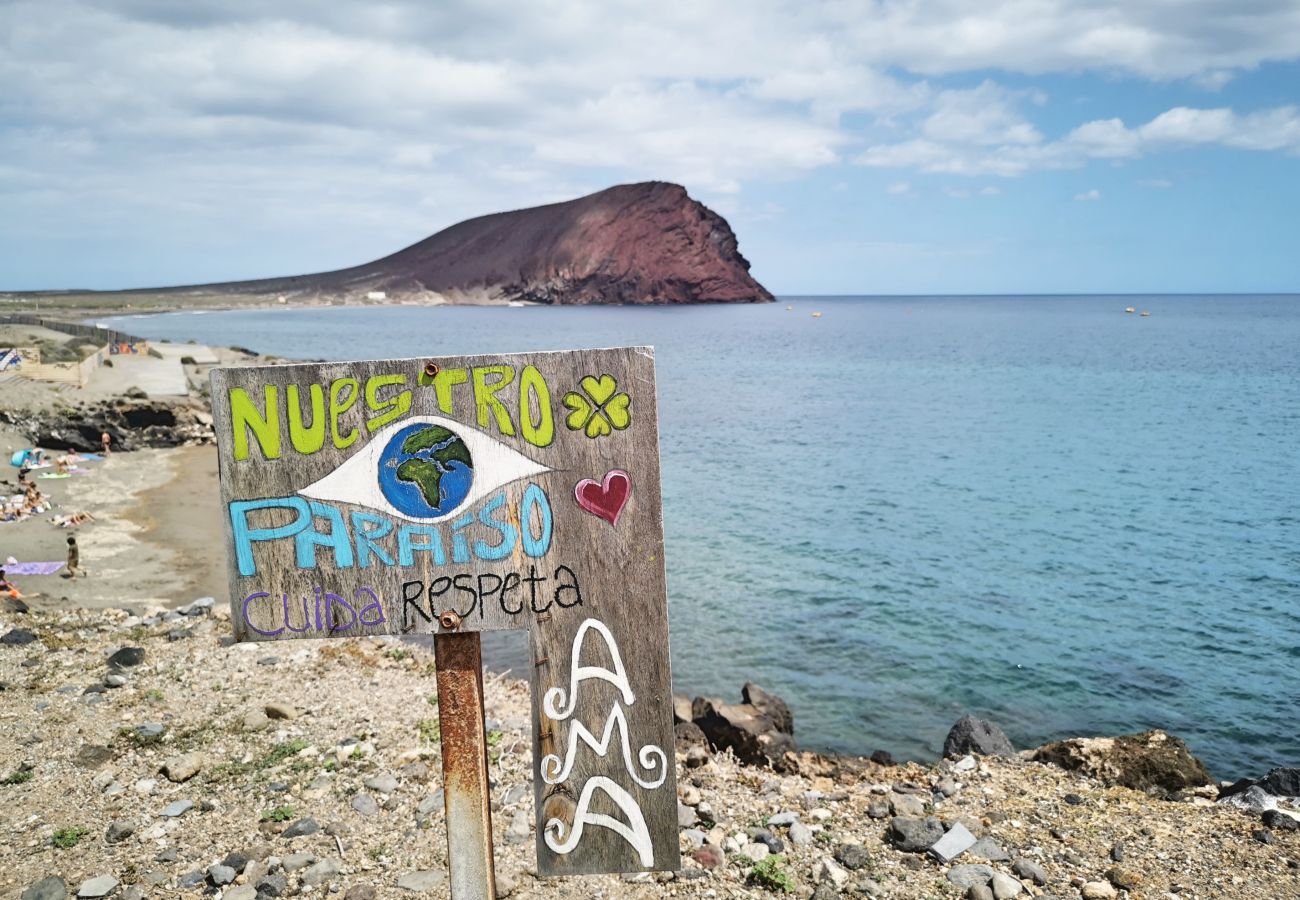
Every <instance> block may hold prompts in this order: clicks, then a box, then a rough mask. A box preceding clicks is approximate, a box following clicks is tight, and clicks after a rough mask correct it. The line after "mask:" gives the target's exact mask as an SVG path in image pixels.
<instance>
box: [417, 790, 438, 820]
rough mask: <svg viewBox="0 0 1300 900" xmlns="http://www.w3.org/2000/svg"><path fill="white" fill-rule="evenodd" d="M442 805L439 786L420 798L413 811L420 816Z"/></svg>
mask: <svg viewBox="0 0 1300 900" xmlns="http://www.w3.org/2000/svg"><path fill="white" fill-rule="evenodd" d="M442 805H443V804H442V789H441V788H439V789H438V790H436V791H434V792H433V793H432V794H430V795H429V796H427V797H425V798H424V799H423V800H421V801H420V805H419V806H417V807H416V808H415V811H416V812H417V813H419V814H420V815H422V816H427V815H429V814H430V813H433V812H435V811H437V810H440V809H442Z"/></svg>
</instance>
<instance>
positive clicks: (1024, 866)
mask: <svg viewBox="0 0 1300 900" xmlns="http://www.w3.org/2000/svg"><path fill="white" fill-rule="evenodd" d="M1011 871H1013V872H1015V873H1016V874H1017V875H1019V876H1020V877H1021V878H1027V879H1029V880H1030V881H1032V882H1033V883H1034V884H1037V885H1044V884H1047V872H1045V871H1043V867H1042V866H1040V865H1039V864H1038V863H1036V862H1034V861H1033V860H1030V859H1025V858H1024V857H1023V856H1022V857H1020V858H1019V859H1017V860H1016V861H1015V862H1013V863H1012V864H1011Z"/></svg>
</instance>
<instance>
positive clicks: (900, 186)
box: [885, 181, 912, 195]
mask: <svg viewBox="0 0 1300 900" xmlns="http://www.w3.org/2000/svg"><path fill="white" fill-rule="evenodd" d="M911 192H912V185H911V184H909V183H908V182H906V181H895V182H894V183H893V184H891V185H890V186H889V187H887V188H885V193H886V194H896V195H897V194H910V193H911Z"/></svg>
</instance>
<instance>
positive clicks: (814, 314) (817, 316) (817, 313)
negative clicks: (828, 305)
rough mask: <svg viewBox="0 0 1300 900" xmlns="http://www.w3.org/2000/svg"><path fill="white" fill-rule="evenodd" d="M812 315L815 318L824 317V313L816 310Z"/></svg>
mask: <svg viewBox="0 0 1300 900" xmlns="http://www.w3.org/2000/svg"><path fill="white" fill-rule="evenodd" d="M812 317H813V318H814V319H820V318H821V317H822V314H821V313H819V312H815V313H813V314H812Z"/></svg>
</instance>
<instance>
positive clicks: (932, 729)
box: [114, 296, 1300, 778]
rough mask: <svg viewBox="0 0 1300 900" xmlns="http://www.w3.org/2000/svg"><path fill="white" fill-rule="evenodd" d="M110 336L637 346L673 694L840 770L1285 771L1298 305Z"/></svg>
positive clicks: (580, 317) (1081, 301) (306, 319)
mask: <svg viewBox="0 0 1300 900" xmlns="http://www.w3.org/2000/svg"><path fill="white" fill-rule="evenodd" d="M787 304H792V305H793V306H794V309H793V311H787V310H786V309H785V307H786V305H787ZM1130 305H1131V306H1136V307H1138V308H1139V309H1149V310H1151V312H1152V315H1151V317H1149V318H1142V317H1139V316H1136V315H1126V314H1125V313H1124V312H1123V308H1124V307H1125V306H1130ZM814 310H819V311H821V312H823V313H824V315H823V316H822V317H820V318H813V317H812V316H811V315H810V313H811V312H812V311H814ZM114 323H115V325H116V327H119V328H122V329H123V330H126V331H128V332H134V333H137V334H142V335H145V336H147V337H156V338H169V339H173V340H186V339H191V338H193V339H196V340H198V341H201V342H211V343H220V344H238V345H243V346H248V347H253V348H255V349H257V350H258V351H260V352H263V353H273V354H278V355H284V356H291V357H300V358H324V359H348V358H362V359H364V358H383V357H390V356H391V357H396V356H425V355H437V354H461V353H487V352H505V351H521V350H543V349H545V350H554V349H567V348H572V347H582V346H592V347H600V346H611V345H622V344H653V345H654V346H655V347H656V348H657V363H658V371H659V388H660V407H661V415H662V423H661V429H662V452H663V461H664V502H665V523H666V529H667V540H668V546H667V554H668V555H667V563H668V573H669V593H670V604H671V622H672V634H673V637H672V644H673V645H672V651H673V665H674V676H675V680H676V683H677V685H678V689H679V690H682V691H685V692H688V693H697V692H699V693H702V692H707V693H710V694H714V695H719V694H721V695H726V696H731V695H734V694H736V693H738V690H739V686H740V684H741V682H743V681H745V680H749V679H752V680H755V681H758V682H759V683H761V684H763V685H764V686H765V687H767V688H768V689H770V690H773V691H776V692H778V693H780V694H782V695H784V696H785V697H786V698H787V699H788V700H789V701H790V703H791V705H792V707H793V708H794V710H795V721H796V731H797V735H798V737H799V739H800V741H801V742H802V743H804V744H806V745H808V746H813V747H822V748H830V749H837V750H845V751H855V752H870V751H871V750H874V749H876V748H885V749H888V750H890V751H891V752H893V753H894V754H895V755H901V756H910V757H917V758H930V757H933V756H934V755H936V754H937V752H938V750H939V748H940V746H941V744H942V741H943V737H944V734H945V733H946V731H947V729H948V726H949V725H951V723H952V722H953V721H954V720H955V719H956V718H957V717H958V716H959V715H960V714H961V713H963V712H965V711H968V710H969V711H973V712H975V713H977V714H982V715H986V716H988V717H989V718H991V719H992V720H994V721H996V722H997V723H999V724H1000V725H1001V726H1002V727H1003V728H1004V729H1005V730H1006V731H1007V733H1008V734H1009V735H1010V736H1011V738H1012V740H1013V741H1014V742H1015V743H1016V744H1017V745H1018V746H1033V745H1035V744H1037V743H1039V742H1042V741H1045V740H1048V739H1051V738H1055V737H1059V736H1063V735H1071V734H1080V733H1088V734H1116V733H1121V732H1127V731H1134V730H1138V729H1145V728H1150V727H1164V728H1166V729H1168V730H1169V731H1171V732H1172V733H1175V734H1178V735H1180V736H1182V737H1185V738H1186V739H1187V740H1188V741H1189V743H1190V744H1191V746H1192V748H1193V750H1194V751H1195V752H1196V753H1197V754H1198V755H1200V756H1201V757H1202V758H1203V759H1204V760H1205V761H1206V763H1207V764H1208V765H1209V766H1210V768H1211V772H1212V774H1214V775H1216V776H1217V777H1225V778H1226V777H1236V776H1239V775H1248V774H1256V775H1258V774H1262V772H1263V770H1265V769H1267V768H1269V767H1270V766H1273V765H1280V764H1293V765H1294V764H1297V763H1300V735H1298V734H1297V731H1298V730H1297V728H1296V725H1295V712H1294V711H1295V708H1296V701H1297V699H1298V698H1300V677H1297V674H1296V673H1297V665H1298V664H1300V619H1298V618H1297V613H1298V612H1300V547H1298V541H1297V538H1300V527H1298V526H1300V472H1297V463H1298V462H1300V450H1298V447H1300V297H1240V296H1234V297H1209V296H1195V297H1171V296H1160V297H1134V298H1130V297H1008V298H994V297H990V298H961V297H933V298H928V297H927V298H921V297H908V298H798V297H787V298H782V300H781V302H780V303H778V304H775V305H767V306H746V307H713V306H710V307H695V308H681V309H665V308H609V307H605V308H557V309H549V308H529V309H509V308H481V307H460V308H446V309H438V308H432V309H431V308H407V307H393V308H380V309H374V308H371V309H326V310H311V311H296V310H267V311H255V312H228V313H211V314H203V315H196V314H176V315H164V316H152V317H144V318H141V317H123V318H119V319H116V320H114ZM521 647H522V645H516V644H513V643H509V642H507V643H506V645H505V646H503V647H498V649H497V650H496V652H497V654H498V658H499V660H501V661H504V663H505V664H509V663H510V661H511V655H512V654H518V653H520V652H521V649H520V648H521Z"/></svg>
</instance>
